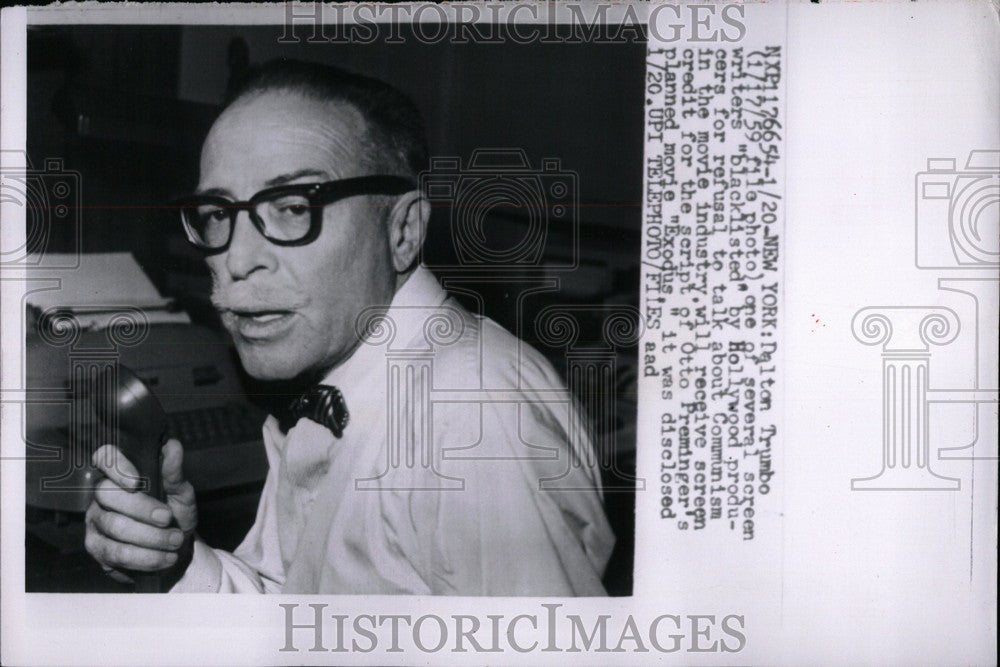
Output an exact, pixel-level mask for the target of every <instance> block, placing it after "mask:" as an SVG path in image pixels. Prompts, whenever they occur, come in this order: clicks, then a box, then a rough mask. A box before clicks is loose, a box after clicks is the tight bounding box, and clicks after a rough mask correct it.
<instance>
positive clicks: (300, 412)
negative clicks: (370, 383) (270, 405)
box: [281, 384, 351, 438]
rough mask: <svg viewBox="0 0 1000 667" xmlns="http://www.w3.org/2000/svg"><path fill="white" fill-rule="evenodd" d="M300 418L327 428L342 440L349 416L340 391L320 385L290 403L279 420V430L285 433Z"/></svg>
mask: <svg viewBox="0 0 1000 667" xmlns="http://www.w3.org/2000/svg"><path fill="white" fill-rule="evenodd" d="M302 417H306V418H308V419H311V420H313V421H314V422H316V423H317V424H321V425H323V426H325V427H327V428H328V429H330V431H331V432H332V433H333V435H334V436H335V437H337V438H342V437H343V436H344V427H345V426H347V422H348V420H350V418H351V415H350V413H349V412H348V411H347V404H346V403H344V396H343V394H341V393H340V390H339V389H337V388H336V387H331V386H329V385H325V384H320V385H316V386H315V387H313V388H312V389H310V390H309V391H307V392H306V393H304V394H302V395H301V396H299V397H298V398H296V399H295V400H294V401H292V403H291V405H289V406H288V410H287V412H286V414H285V415H283V419H282V420H281V421H282V424H281V430H282V431H284V432H285V433H287V432H288V430H289V429H290V428H292V427H293V426H295V424H296V423H298V421H299V419H301V418H302Z"/></svg>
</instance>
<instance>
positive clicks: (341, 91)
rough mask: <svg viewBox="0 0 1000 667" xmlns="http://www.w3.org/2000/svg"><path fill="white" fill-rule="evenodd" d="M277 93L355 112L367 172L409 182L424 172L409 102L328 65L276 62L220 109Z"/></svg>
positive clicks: (417, 123)
mask: <svg viewBox="0 0 1000 667" xmlns="http://www.w3.org/2000/svg"><path fill="white" fill-rule="evenodd" d="M282 90H284V91H289V92H295V93H298V94H300V95H303V96H305V97H307V98H310V99H317V100H322V101H327V102H344V103H346V104H350V105H351V106H352V107H354V108H355V109H357V110H358V111H359V112H360V113H361V115H362V116H363V117H364V119H365V122H366V124H367V130H368V131H367V135H368V136H367V137H366V141H365V142H364V143H365V148H366V151H365V152H366V156H365V157H364V159H365V160H366V161H367V163H368V166H369V167H370V168H372V169H375V170H377V171H379V172H383V173H389V174H399V175H404V176H406V175H408V176H413V177H416V176H417V175H418V174H419V173H420V172H421V171H423V170H424V169H426V168H427V136H426V133H425V131H424V124H423V121H422V120H421V118H420V112H419V111H418V110H417V107H416V105H415V104H414V103H413V100H411V99H410V98H409V97H407V96H406V95H405V94H404V93H402V92H400V91H399V90H397V89H396V88H393V87H392V86H390V85H389V84H388V83H385V82H384V81H380V80H379V79H374V78H372V77H367V76H362V75H360V74H355V73H353V72H349V71H347V70H344V69H341V68H339V67H335V66H333V65H323V64H320V63H314V62H304V61H301V60H290V59H283V58H282V59H276V60H272V61H270V62H267V63H265V64H264V65H263V66H262V67H260V68H259V69H258V70H257V71H256V72H255V73H254V74H253V75H252V76H250V77H249V78H248V79H247V80H246V82H244V83H243V85H242V86H241V87H240V88H239V89H238V90H236V91H235V92H234V93H233V94H232V95H231V96H230V98H229V99H228V100H227V102H226V106H227V107H228V106H230V105H231V104H233V103H235V102H236V101H238V100H240V99H242V98H244V97H248V96H251V95H254V94H257V93H263V92H270V91H282Z"/></svg>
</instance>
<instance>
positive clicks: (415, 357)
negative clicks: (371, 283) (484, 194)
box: [172, 267, 614, 596]
mask: <svg viewBox="0 0 1000 667" xmlns="http://www.w3.org/2000/svg"><path fill="white" fill-rule="evenodd" d="M370 314H371V315H372V316H373V319H372V320H371V324H372V326H371V327H369V328H368V329H365V331H367V336H366V339H365V342H364V343H362V344H361V345H360V346H359V347H358V348H357V349H356V351H355V352H354V354H353V355H352V356H351V357H350V358H349V359H347V360H346V361H345V362H343V363H342V364H341V365H339V366H338V367H337V368H335V369H334V370H332V371H331V372H330V373H329V374H328V375H327V377H326V378H325V379H324V381H323V383H324V384H329V385H335V386H337V387H338V388H340V390H341V391H342V392H343V396H344V400H345V403H346V405H347V408H348V410H349V412H350V421H349V423H348V424H347V427H346V428H345V430H344V434H343V437H342V438H340V439H338V438H336V437H334V436H333V434H332V433H331V432H330V431H329V430H327V429H326V428H324V427H323V426H320V425H319V424H316V423H315V422H312V421H310V420H308V419H301V420H299V422H298V423H297V424H296V425H295V426H294V427H292V428H291V429H290V430H289V431H288V433H287V434H283V433H282V432H281V430H280V429H279V428H278V422H277V420H276V419H275V418H274V417H273V416H272V417H268V418H267V421H266V422H265V423H264V429H263V430H264V446H265V448H266V450H267V457H268V461H269V464H270V470H269V472H268V475H267V480H266V481H265V484H264V490H263V494H262V496H261V499H260V505H259V507H258V510H257V518H256V522H255V523H254V525H253V527H252V528H251V529H250V532H249V533H248V534H247V536H246V538H245V539H244V540H243V542H242V544H240V546H239V547H238V548H237V549H236V551H235V552H233V553H228V552H225V551H222V550H218V549H213V548H211V547H209V546H207V545H206V544H204V543H203V542H201V541H200V540H197V541H196V542H195V546H194V556H193V559H192V562H191V564H190V566H189V567H188V569H187V571H186V572H185V574H184V576H183V577H182V578H181V580H180V581H179V582H178V583H177V584H176V585H175V586H174V588H173V589H172V592H258V593H272V592H284V593H344V594H365V593H383V594H439V595H532V596H547V595H604V594H605V591H604V588H603V586H602V585H601V576H602V574H603V572H604V568H605V565H606V564H607V561H608V558H609V556H610V554H611V548H612V546H613V544H614V537H613V534H612V532H611V530H610V528H609V526H608V523H607V519H606V518H605V515H604V511H603V506H602V493H601V489H600V475H599V470H598V468H597V464H596V462H595V457H594V455H593V452H592V451H591V443H590V440H589V438H588V437H587V434H586V428H585V427H584V424H583V421H582V419H581V417H580V415H579V414H578V411H577V408H576V406H575V405H574V403H573V401H572V399H571V397H570V396H569V394H568V392H567V391H566V389H565V386H564V385H563V383H562V381H561V380H560V378H559V377H558V375H557V374H556V372H555V371H554V370H553V368H552V366H551V365H550V364H549V363H548V361H547V360H546V359H544V357H542V356H541V355H540V354H539V353H538V352H537V351H535V350H534V349H532V348H531V347H530V346H528V345H527V344H525V343H523V342H521V341H519V340H518V339H517V338H515V337H514V336H512V335H511V334H510V333H508V332H507V331H505V330H504V329H503V328H501V327H500V326H499V325H497V324H496V323H495V322H493V321H492V320H490V319H487V318H481V317H477V316H473V315H471V314H470V313H469V312H468V311H467V310H465V309H464V308H462V306H460V305H459V304H458V303H457V302H456V301H455V300H454V299H451V298H449V297H448V296H447V294H446V293H445V292H444V290H443V289H441V287H440V285H439V284H438V282H437V279H436V278H435V277H434V276H433V274H431V272H430V271H428V270H427V269H426V268H424V267H420V268H418V269H417V270H416V271H415V272H414V273H413V274H412V275H411V276H410V277H409V279H408V280H407V281H406V283H405V284H404V285H403V286H402V287H401V288H400V289H399V291H398V292H397V293H396V295H395V297H394V299H393V302H392V306H391V308H390V309H388V312H385V309H382V312H381V315H384V317H380V316H379V313H377V312H376V311H375V310H372V311H371V313H370Z"/></svg>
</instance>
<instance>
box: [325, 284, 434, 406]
mask: <svg viewBox="0 0 1000 667" xmlns="http://www.w3.org/2000/svg"><path fill="white" fill-rule="evenodd" d="M447 299H448V293H447V292H445V290H444V289H443V288H442V287H441V285H440V284H439V283H438V281H437V278H435V277H434V274H433V273H431V271H430V269H428V268H427V267H425V266H423V265H422V264H421V265H420V266H418V267H417V268H416V269H415V270H414V271H413V273H411V274H410V277H409V278H407V280H406V282H405V283H403V285H402V287H400V288H399V289H398V290H396V293H395V295H393V298H392V303H391V304H390V305H389V308H388V310H386V311H385V313H384V315H385V317H386V318H387V319H388V321H389V322H390V323H391V325H392V326H393V327H394V329H395V333H394V340H395V341H402V342H405V341H408V340H410V339H412V338H413V337H414V336H415V335H416V334H417V333H418V332H420V331H422V327H423V325H424V322H425V321H426V318H427V309H430V308H438V307H440V306H441V305H443V304H444V302H445V301H446V300H447ZM373 306H375V307H377V305H376V304H373ZM369 312H371V313H372V315H375V313H376V311H374V310H373V311H369ZM376 338H378V336H376V335H374V334H373V335H371V336H368V337H366V338H365V339H364V340H362V341H361V342H360V343H359V344H358V346H357V347H356V348H355V349H354V352H353V353H351V356H350V357H348V358H347V359H346V360H344V361H343V362H341V363H340V364H339V365H338V366H336V367H335V368H334V369H333V370H331V371H330V372H329V373H327V374H326V376H325V377H324V378H323V381H322V384H328V385H334V386H336V387H340V388H341V390H342V391H343V392H344V397H345V401H346V402H347V403H348V405H350V401H351V395H350V394H352V393H354V392H352V391H350V388H351V387H356V386H357V383H358V382H359V380H360V379H361V378H363V377H364V376H365V375H366V374H367V373H369V372H371V371H372V370H375V369H383V370H384V369H385V346H384V345H380V344H378V343H377V342H376V341H375V340H374V339H376Z"/></svg>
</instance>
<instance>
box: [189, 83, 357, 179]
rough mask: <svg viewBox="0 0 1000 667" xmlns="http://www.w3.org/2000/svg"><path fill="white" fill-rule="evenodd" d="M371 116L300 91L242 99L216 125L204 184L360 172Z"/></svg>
mask: <svg viewBox="0 0 1000 667" xmlns="http://www.w3.org/2000/svg"><path fill="white" fill-rule="evenodd" d="M364 134H365V121H364V118H363V117H362V116H361V114H360V112H358V111H357V110H356V109H355V108H354V107H352V106H350V105H348V104H346V103H343V102H339V101H324V100H319V99H315V98H310V97H306V96H303V95H301V94H299V93H297V92H294V91H267V92H264V93H259V94H255V95H253V96H252V97H250V98H248V99H244V100H240V101H238V102H236V103H235V104H233V105H232V106H230V107H229V108H228V109H226V111H225V112H223V114H222V115H221V116H220V117H219V119H218V120H217V121H216V122H215V124H214V125H213V126H212V129H211V131H210V132H209V135H208V137H207V138H206V140H205V144H204V146H203V147H202V155H201V179H200V186H199V187H200V189H205V188H223V187H227V186H228V184H227V183H224V182H222V181H233V185H234V186H235V187H239V185H240V184H241V182H244V181H249V182H254V183H256V184H258V185H259V184H263V183H264V182H265V181H269V180H271V179H273V178H275V177H279V176H282V175H286V174H290V173H294V172H298V171H302V170H313V171H323V172H325V173H327V174H328V175H329V176H330V177H331V178H343V177H346V176H349V175H356V174H357V170H358V168H359V163H360V161H361V158H362V153H361V150H362V146H363V143H364V141H363V138H364Z"/></svg>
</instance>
